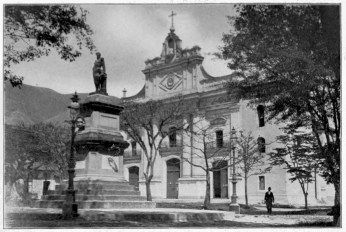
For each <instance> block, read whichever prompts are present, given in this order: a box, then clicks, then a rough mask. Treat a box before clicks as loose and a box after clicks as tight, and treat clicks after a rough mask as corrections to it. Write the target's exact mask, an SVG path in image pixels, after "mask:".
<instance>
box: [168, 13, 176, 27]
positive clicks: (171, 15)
mask: <svg viewBox="0 0 346 232" xmlns="http://www.w3.org/2000/svg"><path fill="white" fill-rule="evenodd" d="M175 15H177V13H174V12H173V11H172V14H170V15H168V17H172V27H173V17H174V16H175Z"/></svg>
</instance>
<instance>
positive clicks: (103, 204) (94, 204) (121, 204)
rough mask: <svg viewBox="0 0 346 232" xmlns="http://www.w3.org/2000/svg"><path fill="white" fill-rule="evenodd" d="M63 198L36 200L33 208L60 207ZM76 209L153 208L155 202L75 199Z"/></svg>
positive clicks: (63, 201) (32, 205)
mask: <svg viewBox="0 0 346 232" xmlns="http://www.w3.org/2000/svg"><path fill="white" fill-rule="evenodd" d="M64 203H65V200H36V201H33V202H32V204H31V207H33V208H62V206H63V204H64ZM76 203H77V204H78V209H128V208H130V209H138V208H155V207H156V203H155V202H150V201H76Z"/></svg>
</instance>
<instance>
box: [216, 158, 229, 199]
mask: <svg viewBox="0 0 346 232" xmlns="http://www.w3.org/2000/svg"><path fill="white" fill-rule="evenodd" d="M223 167H227V161H221V162H216V163H214V164H213V168H217V169H219V168H223ZM227 174H228V172H227V168H225V169H222V170H220V171H214V172H213V182H214V198H228V178H227Z"/></svg>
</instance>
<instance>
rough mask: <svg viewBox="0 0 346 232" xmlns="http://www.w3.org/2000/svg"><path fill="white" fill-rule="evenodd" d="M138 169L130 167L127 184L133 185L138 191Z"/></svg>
mask: <svg viewBox="0 0 346 232" xmlns="http://www.w3.org/2000/svg"><path fill="white" fill-rule="evenodd" d="M138 181H139V168H138V167H136V166H135V167H130V168H129V184H130V185H133V186H134V187H135V189H137V190H138V189H139V183H138Z"/></svg>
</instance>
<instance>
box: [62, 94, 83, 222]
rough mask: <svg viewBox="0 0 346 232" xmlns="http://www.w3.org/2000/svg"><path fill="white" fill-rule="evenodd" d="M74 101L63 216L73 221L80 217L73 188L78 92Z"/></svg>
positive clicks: (72, 104)
mask: <svg viewBox="0 0 346 232" xmlns="http://www.w3.org/2000/svg"><path fill="white" fill-rule="evenodd" d="M70 99H71V100H72V102H71V105H70V106H69V107H68V108H69V109H70V117H71V120H70V121H69V122H70V123H71V148H70V149H71V150H70V157H69V160H68V188H67V190H66V202H65V203H64V204H63V208H62V214H63V217H64V218H66V219H71V218H73V217H75V216H77V215H78V205H77V204H76V198H75V194H76V191H75V190H74V188H73V178H74V174H75V169H74V168H75V158H74V139H75V137H76V124H77V117H78V115H79V103H78V101H79V97H78V95H77V92H75V94H74V95H73V96H72V97H71V98H70Z"/></svg>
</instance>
